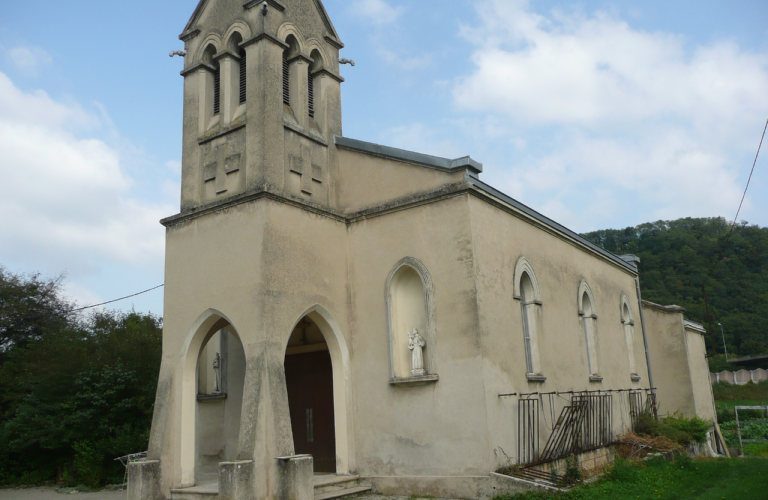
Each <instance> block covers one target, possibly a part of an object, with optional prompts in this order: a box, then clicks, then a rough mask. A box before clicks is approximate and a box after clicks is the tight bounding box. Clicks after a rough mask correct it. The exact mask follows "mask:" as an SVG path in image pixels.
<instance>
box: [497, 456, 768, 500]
mask: <svg viewBox="0 0 768 500" xmlns="http://www.w3.org/2000/svg"><path fill="white" fill-rule="evenodd" d="M767 491H768V461H766V460H765V459H760V458H754V459H733V460H725V459H702V460H691V459H690V458H687V457H685V456H683V457H680V458H679V459H678V460H677V461H676V462H674V463H670V462H666V461H664V460H662V459H654V460H650V461H648V462H640V463H635V462H628V461H625V460H622V459H619V460H618V461H617V462H616V464H615V465H614V466H613V468H612V469H611V470H610V471H609V472H608V474H606V476H605V477H604V478H603V479H601V480H600V481H598V482H595V483H592V484H587V485H583V486H578V487H576V488H573V489H572V490H570V491H567V492H565V493H559V494H554V493H544V492H528V493H522V494H518V495H514V496H513V495H501V496H497V497H495V498H494V500H602V499H606V500H607V499H611V500H688V499H696V500H723V499H727V500H732V499H738V500H765V499H766V497H767V496H768V495H767V494H766V492H767Z"/></svg>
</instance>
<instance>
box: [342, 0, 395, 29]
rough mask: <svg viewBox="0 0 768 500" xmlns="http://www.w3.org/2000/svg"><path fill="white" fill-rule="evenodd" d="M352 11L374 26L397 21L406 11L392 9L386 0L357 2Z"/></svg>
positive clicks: (359, 0) (361, 0)
mask: <svg viewBox="0 0 768 500" xmlns="http://www.w3.org/2000/svg"><path fill="white" fill-rule="evenodd" d="M350 10H351V11H352V13H353V14H355V15H357V16H359V17H362V18H364V19H366V20H367V21H369V22H371V23H373V24H376V25H384V24H391V23H394V22H395V21H397V19H398V18H399V17H400V15H401V14H402V13H403V11H404V10H405V9H404V8H403V7H401V6H398V7H392V6H391V5H389V4H388V3H387V2H385V1H384V0H356V1H354V2H353V3H352V4H351V5H350Z"/></svg>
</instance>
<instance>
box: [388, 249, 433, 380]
mask: <svg viewBox="0 0 768 500" xmlns="http://www.w3.org/2000/svg"><path fill="white" fill-rule="evenodd" d="M386 298H387V317H388V327H389V332H388V334H389V367H390V383H393V384H397V383H402V382H409V381H413V380H414V379H416V380H417V381H427V382H429V381H435V380H437V345H436V338H435V319H434V304H433V300H432V279H431V278H430V276H429V272H428V271H427V268H426V267H424V265H423V264H422V263H421V262H419V261H418V260H416V259H414V258H411V257H406V258H404V259H402V260H401V261H400V262H398V263H397V265H395V267H394V268H393V269H392V272H390V274H389V277H388V278H387V285H386ZM416 334H418V336H416ZM414 351H417V352H414ZM419 354H420V355H421V356H420V357H419ZM419 362H421V365H422V366H418V363H419Z"/></svg>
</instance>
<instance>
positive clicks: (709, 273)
mask: <svg viewBox="0 0 768 500" xmlns="http://www.w3.org/2000/svg"><path fill="white" fill-rule="evenodd" d="M766 130H768V120H766V121H765V126H764V127H763V135H762V136H760V144H758V145H757V153H755V160H754V161H753V162H752V170H750V171H749V177H748V178H747V185H746V186H745V187H744V194H742V195H741V201H740V202H739V208H738V209H737V210H736V216H735V217H734V218H733V223H732V224H731V227H730V229H729V230H728V234H727V235H726V236H725V240H724V241H723V244H722V245H721V246H720V255H719V256H718V257H717V260H716V261H714V262H712V263H711V264H710V266H709V271H707V276H706V277H705V278H704V281H703V282H702V283H701V295H702V296H703V297H704V311H705V313H706V317H707V325H708V326H709V334H710V336H711V337H712V352H713V353H715V354H716V353H717V348H716V347H715V333H714V329H713V328H712V317H711V316H710V315H709V304H708V303H707V291H706V289H705V285H706V283H707V280H708V279H709V277H710V276H712V271H714V269H715V266H716V265H717V263H718V262H720V261H721V260H722V259H723V255H724V254H725V246H726V245H727V244H728V240H729V239H730V238H731V234H733V229H734V228H735V227H736V221H738V220H739V214H740V213H741V206H742V205H744V199H745V198H746V197H747V190H748V189H749V183H750V182H752V174H754V173H755V165H757V157H758V156H760V149H762V147H763V140H764V139H765V131H766Z"/></svg>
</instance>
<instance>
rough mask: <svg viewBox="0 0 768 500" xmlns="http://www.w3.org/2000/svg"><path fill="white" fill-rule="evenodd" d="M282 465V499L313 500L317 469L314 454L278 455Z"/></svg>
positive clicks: (278, 460)
mask: <svg viewBox="0 0 768 500" xmlns="http://www.w3.org/2000/svg"><path fill="white" fill-rule="evenodd" d="M277 462H278V465H279V467H280V473H281V476H280V500H313V499H314V497H315V470H314V468H315V467H314V460H313V459H312V455H294V456H290V457H278V458H277Z"/></svg>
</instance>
